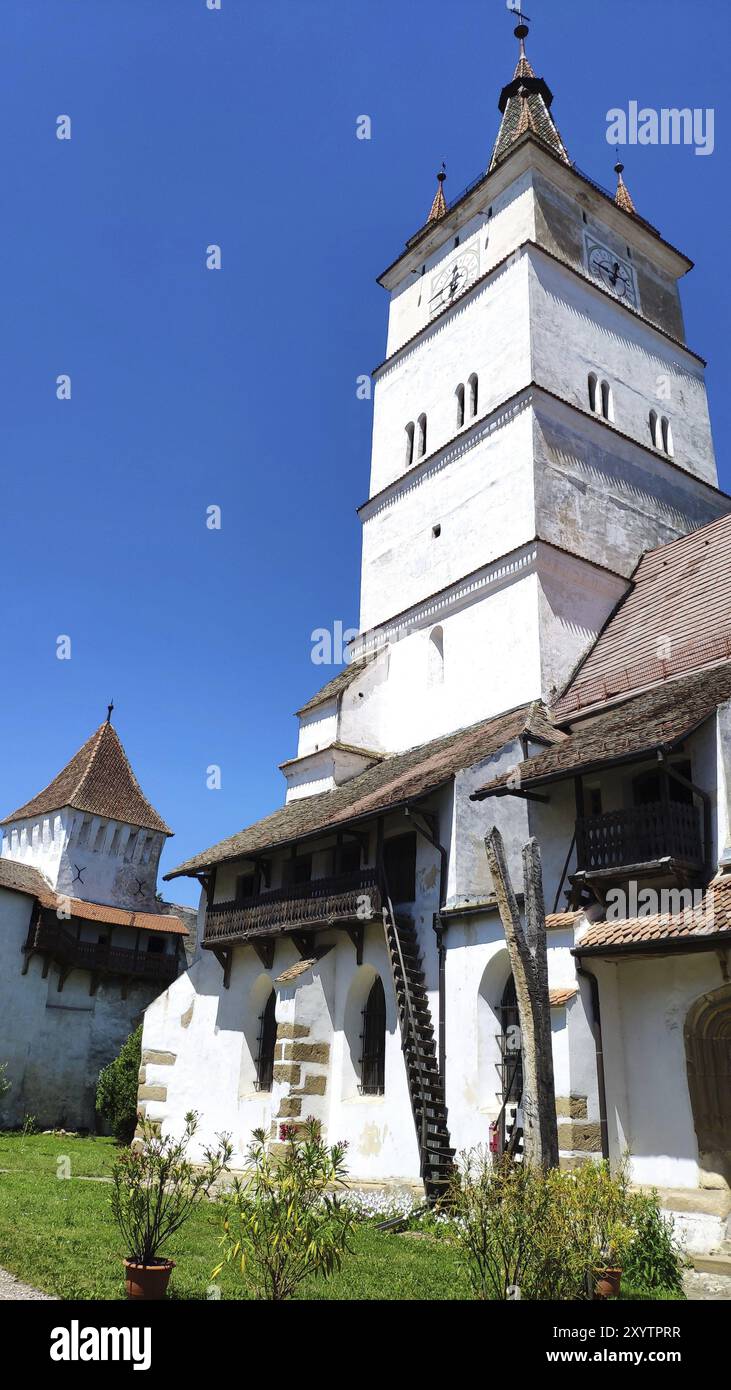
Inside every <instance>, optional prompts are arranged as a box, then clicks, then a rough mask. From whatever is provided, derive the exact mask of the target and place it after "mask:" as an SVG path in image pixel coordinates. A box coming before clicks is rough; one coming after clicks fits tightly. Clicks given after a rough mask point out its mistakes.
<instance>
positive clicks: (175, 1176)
mask: <svg viewBox="0 0 731 1390" xmlns="http://www.w3.org/2000/svg"><path fill="white" fill-rule="evenodd" d="M198 1118H199V1117H198V1115H197V1113H196V1112H195V1111H190V1112H189V1113H188V1114H187V1115H186V1117H185V1128H184V1130H183V1133H182V1135H180V1137H179V1138H175V1137H174V1136H173V1135H170V1134H166V1135H163V1134H161V1133H160V1131H159V1128H158V1127H156V1126H155V1125H154V1124H152V1123H151V1122H150V1121H149V1120H141V1122H140V1130H141V1133H140V1137H139V1139H137V1140H136V1141H135V1143H134V1145H133V1147H132V1148H130V1149H125V1151H124V1153H122V1154H120V1156H119V1158H118V1159H117V1160H116V1162H115V1164H114V1168H113V1169H112V1182H113V1185H114V1186H113V1192H112V1212H113V1214H114V1218H115V1220H116V1222H117V1225H118V1226H119V1229H120V1231H121V1233H122V1236H123V1237H124V1240H125V1244H126V1248H127V1252H128V1253H127V1258H126V1259H125V1261H124V1269H125V1289H126V1293H127V1297H128V1298H134V1299H156V1300H157V1299H162V1298H164V1297H165V1295H166V1293H167V1287H168V1283H169V1281H170V1275H171V1273H172V1271H173V1269H174V1267H175V1261H174V1260H172V1259H170V1258H169V1257H168V1256H167V1255H166V1254H163V1252H164V1251H165V1250H166V1249H167V1247H168V1245H169V1242H170V1241H171V1240H172V1238H173V1236H174V1235H175V1234H176V1232H178V1231H179V1230H180V1228H181V1226H183V1225H184V1223H185V1222H186V1221H187V1220H188V1217H189V1216H190V1215H191V1213H192V1212H193V1210H194V1208H195V1207H196V1206H197V1205H198V1203H199V1202H201V1201H202V1200H203V1199H204V1198H205V1197H207V1196H208V1194H209V1192H210V1191H211V1188H212V1187H213V1184H214V1183H215V1182H216V1181H217V1179H218V1178H220V1176H221V1174H222V1173H223V1172H224V1170H225V1169H226V1168H227V1167H228V1165H229V1163H230V1161H231V1155H232V1153H233V1148H232V1144H231V1140H230V1138H229V1136H228V1135H226V1134H219V1135H217V1136H216V1138H217V1141H218V1142H217V1147H216V1148H206V1149H205V1150H204V1153H203V1157H204V1162H203V1164H201V1165H199V1166H194V1165H193V1164H192V1163H191V1162H190V1160H189V1158H188V1156H187V1154H188V1147H189V1145H190V1142H191V1140H192V1138H193V1136H194V1135H195V1133H196V1130H197V1129H198Z"/></svg>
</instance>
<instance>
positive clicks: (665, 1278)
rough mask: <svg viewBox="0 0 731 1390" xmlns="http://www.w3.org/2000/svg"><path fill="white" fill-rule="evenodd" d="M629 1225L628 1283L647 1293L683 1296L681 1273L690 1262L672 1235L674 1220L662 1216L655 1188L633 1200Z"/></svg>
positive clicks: (626, 1267)
mask: <svg viewBox="0 0 731 1390" xmlns="http://www.w3.org/2000/svg"><path fill="white" fill-rule="evenodd" d="M632 1225H633V1228H634V1239H633V1241H632V1244H631V1245H630V1248H629V1251H628V1253H627V1260H626V1263H625V1276H626V1279H627V1282H628V1283H629V1284H631V1285H632V1287H633V1288H636V1289H641V1290H647V1291H648V1293H654V1292H656V1291H657V1290H663V1291H664V1292H668V1293H682V1291H683V1270H684V1268H686V1267H687V1265H688V1263H689V1261H688V1260H687V1259H686V1256H685V1253H684V1251H683V1249H682V1246H681V1245H680V1242H679V1241H678V1240H677V1238H676V1236H675V1229H674V1223H673V1219H672V1217H666V1216H664V1215H663V1213H662V1211H661V1210H660V1201H659V1198H658V1195H657V1192H656V1191H655V1190H654V1189H653V1191H652V1192H651V1193H647V1192H642V1193H638V1194H637V1195H636V1196H635V1197H634V1199H633V1213H632Z"/></svg>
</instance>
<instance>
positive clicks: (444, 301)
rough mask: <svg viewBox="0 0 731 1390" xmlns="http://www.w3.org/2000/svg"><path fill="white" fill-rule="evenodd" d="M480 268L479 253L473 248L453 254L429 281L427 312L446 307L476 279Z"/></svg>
mask: <svg viewBox="0 0 731 1390" xmlns="http://www.w3.org/2000/svg"><path fill="white" fill-rule="evenodd" d="M479 269H480V258H479V253H478V252H477V251H475V250H471V251H463V252H462V253H461V255H459V256H455V257H454V259H453V260H451V261H450V262H449V265H447V266H445V267H444V269H443V270H439V271H437V274H436V275H435V276H434V277H433V279H432V282H431V298H430V300H429V313H430V314H431V315H434V314H438V313H439V312H440V310H441V309H446V308H447V307H448V306H449V305H450V304H452V303H453V301H454V300H455V299H457V298H458V297H459V295H461V294H462V291H463V290H465V289H466V288H467V286H468V285H469V284H470V283H471V282H472V281H473V280H474V279H476V277H477V275H478V273H479Z"/></svg>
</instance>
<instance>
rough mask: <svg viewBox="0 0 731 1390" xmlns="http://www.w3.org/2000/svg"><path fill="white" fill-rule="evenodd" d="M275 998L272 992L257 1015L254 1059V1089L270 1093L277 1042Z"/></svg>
mask: <svg viewBox="0 0 731 1390" xmlns="http://www.w3.org/2000/svg"><path fill="white" fill-rule="evenodd" d="M276 1003H277V996H276V994H275V993H274V990H272V991H271V994H270V995H269V998H268V999H267V1002H266V1004H265V1006H264V1012H263V1013H261V1014H259V1051H258V1053H257V1058H256V1089H257V1091H271V1089H272V1081H273V1080H274V1047H275V1044H276V1041H277V1020H276V1017H275V1009H276Z"/></svg>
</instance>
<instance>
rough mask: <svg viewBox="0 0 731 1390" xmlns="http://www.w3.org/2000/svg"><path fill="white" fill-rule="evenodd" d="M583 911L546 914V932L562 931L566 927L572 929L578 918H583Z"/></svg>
mask: <svg viewBox="0 0 731 1390" xmlns="http://www.w3.org/2000/svg"><path fill="white" fill-rule="evenodd" d="M583 916H584V913H583V909H581V908H580V909H578V910H577V911H576V912H547V913H546V931H562V930H565V928H566V927H573V926H574V924H575V923H576V922H578V920H579V918H580V917H583Z"/></svg>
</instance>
